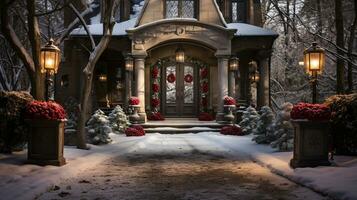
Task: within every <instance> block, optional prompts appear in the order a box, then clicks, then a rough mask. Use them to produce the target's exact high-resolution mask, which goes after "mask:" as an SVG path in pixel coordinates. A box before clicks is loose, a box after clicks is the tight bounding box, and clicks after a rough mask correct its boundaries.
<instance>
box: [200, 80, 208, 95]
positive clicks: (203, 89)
mask: <svg viewBox="0 0 357 200" xmlns="http://www.w3.org/2000/svg"><path fill="white" fill-rule="evenodd" d="M201 89H202V92H203V93H207V92H208V83H207V82H204V83H202V88H201Z"/></svg>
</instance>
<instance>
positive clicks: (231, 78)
mask: <svg viewBox="0 0 357 200" xmlns="http://www.w3.org/2000/svg"><path fill="white" fill-rule="evenodd" d="M235 91H236V78H235V71H231V70H229V84H228V95H229V96H231V97H233V98H236V95H235Z"/></svg>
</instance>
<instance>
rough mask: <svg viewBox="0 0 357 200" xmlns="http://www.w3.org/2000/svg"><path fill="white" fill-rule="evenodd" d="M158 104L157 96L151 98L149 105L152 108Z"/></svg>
mask: <svg viewBox="0 0 357 200" xmlns="http://www.w3.org/2000/svg"><path fill="white" fill-rule="evenodd" d="M159 105H160V99H158V98H153V99H151V106H152V107H154V108H157V107H158V106H159Z"/></svg>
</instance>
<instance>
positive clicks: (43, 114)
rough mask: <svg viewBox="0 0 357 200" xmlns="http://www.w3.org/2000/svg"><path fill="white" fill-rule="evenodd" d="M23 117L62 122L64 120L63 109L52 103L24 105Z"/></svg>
mask: <svg viewBox="0 0 357 200" xmlns="http://www.w3.org/2000/svg"><path fill="white" fill-rule="evenodd" d="M25 117H26V118H28V119H49V120H62V119H65V118H66V111H65V110H64V109H63V107H62V106H61V105H60V104H58V103H56V102H53V101H48V102H46V101H31V102H30V103H28V104H27V105H26V109H25Z"/></svg>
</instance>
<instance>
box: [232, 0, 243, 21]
mask: <svg viewBox="0 0 357 200" xmlns="http://www.w3.org/2000/svg"><path fill="white" fill-rule="evenodd" d="M232 22H233V23H237V22H247V0H232Z"/></svg>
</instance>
